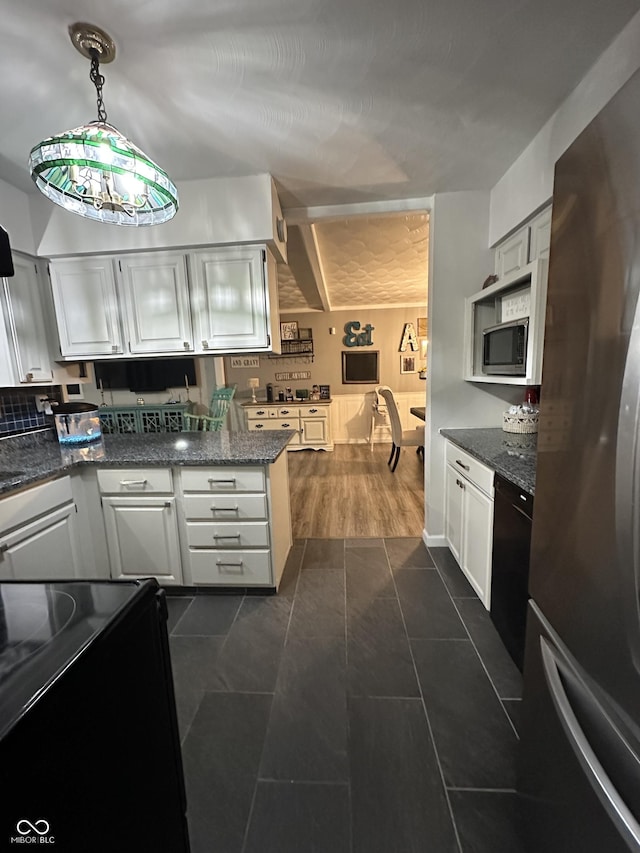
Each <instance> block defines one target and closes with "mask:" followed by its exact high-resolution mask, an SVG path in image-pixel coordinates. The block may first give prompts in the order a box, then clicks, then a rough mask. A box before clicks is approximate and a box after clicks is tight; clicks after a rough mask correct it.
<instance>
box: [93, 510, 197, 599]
mask: <svg viewBox="0 0 640 853" xmlns="http://www.w3.org/2000/svg"><path fill="white" fill-rule="evenodd" d="M102 503H103V508H104V521H105V527H106V530H107V546H108V549H109V559H110V563H111V577H112V578H114V579H115V580H117V579H121V578H140V577H156V578H158V580H159V581H160V582H161V583H164V584H180V583H182V571H181V567H180V547H179V544H178V524H177V519H176V508H175V498H140V497H135V498H103V502H102Z"/></svg>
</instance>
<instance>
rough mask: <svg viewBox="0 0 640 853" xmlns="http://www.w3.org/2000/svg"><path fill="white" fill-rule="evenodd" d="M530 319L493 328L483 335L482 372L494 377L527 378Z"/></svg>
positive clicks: (485, 331)
mask: <svg viewBox="0 0 640 853" xmlns="http://www.w3.org/2000/svg"><path fill="white" fill-rule="evenodd" d="M528 336H529V319H528V318H524V319H520V320H512V321H511V322H510V323H500V325H499V326H491V327H490V328H488V329H485V330H484V331H483V333H482V372H483V373H486V374H488V375H494V376H525V375H526V372H527V339H528Z"/></svg>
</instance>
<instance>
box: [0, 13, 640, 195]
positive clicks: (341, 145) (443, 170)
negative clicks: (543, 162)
mask: <svg viewBox="0 0 640 853" xmlns="http://www.w3.org/2000/svg"><path fill="white" fill-rule="evenodd" d="M638 6H639V0H606V2H603V0H562V2H557V0H482V2H477V0H476V2H474V0H395V2H394V3H389V2H386V3H382V2H372V0H349V2H344V0H260V2H256V0H233V2H229V0H208V1H207V0H180V2H176V0H153V2H152V0H109V2H104V0H46V2H42V0H0V20H1V21H2V24H1V25H0V115H1V116H2V121H1V122H0V177H3V178H4V179H6V180H8V181H9V182H11V183H14V184H15V185H17V186H21V187H22V188H31V184H30V181H29V178H28V176H27V173H26V165H25V163H26V159H27V156H28V152H29V150H30V149H31V147H32V146H33V145H34V144H36V143H37V142H39V141H40V140H41V139H42V138H44V137H47V136H50V135H51V134H52V133H55V132H59V131H62V130H65V129H68V128H72V127H76V126H77V125H79V124H81V123H83V122H85V121H87V120H89V119H92V118H94V117H95V97H94V92H93V88H92V86H91V84H90V83H89V80H88V72H89V66H88V62H87V61H86V60H85V59H83V58H82V57H81V56H80V55H79V54H78V53H76V51H75V50H74V49H73V47H72V46H71V43H70V41H69V38H68V35H67V27H68V25H69V24H71V23H73V22H74V21H78V20H80V21H82V20H84V21H90V22H92V23H95V24H97V25H98V26H101V27H103V28H104V29H106V30H107V31H108V32H109V33H110V34H111V35H112V36H113V38H114V39H115V42H116V45H117V51H118V54H117V57H116V60H115V62H114V63H112V64H111V65H108V66H105V67H104V68H103V71H104V73H105V76H106V85H105V88H104V98H105V103H106V106H107V111H108V114H109V119H110V121H111V122H112V123H113V124H115V125H116V126H117V127H118V128H119V129H120V130H121V131H122V132H123V133H125V134H126V135H128V136H129V137H130V138H131V139H132V140H133V141H135V142H136V143H137V144H138V145H140V146H141V147H142V148H143V149H144V150H145V151H146V152H147V153H148V154H149V155H150V156H151V157H153V158H154V159H156V160H157V162H158V163H159V164H160V165H161V166H163V167H164V168H165V169H167V170H168V171H169V173H170V174H171V176H172V177H173V179H174V180H184V179H189V178H198V177H219V176H233V175H247V174H256V173H263V172H269V173H271V174H272V175H273V176H274V177H275V179H276V181H277V185H278V188H279V192H280V197H281V201H282V202H283V205H284V206H285V207H305V206H311V205H321V204H342V203H352V202H362V201H372V200H384V199H403V198H420V197H424V196H429V195H431V194H433V193H434V192H443V191H454V190H460V189H478V188H489V187H491V186H493V185H494V184H495V182H496V181H497V180H498V179H499V178H500V177H501V176H502V174H504V172H505V171H506V169H507V168H508V166H509V165H510V164H511V163H512V162H513V161H514V160H515V158H516V157H517V156H518V154H520V152H521V151H522V150H523V148H524V147H525V146H526V144H527V143H528V142H529V140H530V139H531V138H532V137H533V135H534V134H535V133H536V132H537V130H538V129H539V128H540V127H541V126H542V124H543V123H544V122H545V121H546V120H547V119H548V118H549V116H550V115H551V114H552V113H553V111H554V110H555V109H556V108H557V106H558V105H559V104H560V103H561V101H562V100H563V99H564V98H565V97H566V96H567V94H568V93H569V92H570V91H571V89H572V88H574V87H575V85H576V84H577V83H578V82H579V80H580V79H581V77H582V76H583V75H584V74H585V72H586V71H587V70H588V68H589V67H590V66H591V65H592V64H593V62H594V61H595V59H596V58H597V57H598V56H599V55H600V53H601V52H602V51H603V50H604V49H605V48H606V47H607V45H608V44H609V43H610V42H611V40H612V39H613V37H614V36H615V35H616V34H617V33H618V32H619V31H620V30H621V29H622V28H623V27H624V25H625V24H626V23H627V22H628V21H629V19H630V18H631V16H632V15H633V14H634V13H635V12H636V11H637V9H638Z"/></svg>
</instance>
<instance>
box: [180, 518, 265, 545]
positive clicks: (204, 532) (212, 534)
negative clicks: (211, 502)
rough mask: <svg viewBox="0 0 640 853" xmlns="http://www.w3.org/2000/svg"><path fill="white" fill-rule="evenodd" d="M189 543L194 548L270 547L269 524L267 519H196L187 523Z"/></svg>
mask: <svg viewBox="0 0 640 853" xmlns="http://www.w3.org/2000/svg"><path fill="white" fill-rule="evenodd" d="M187 543H188V544H189V546H190V547H193V548H234V549H235V548H268V547H269V525H268V524H267V522H266V521H243V522H242V523H241V524H238V523H236V524H233V523H232V522H226V523H225V522H219V523H216V522H204V521H201V522H197V521H195V522H191V523H189V524H187Z"/></svg>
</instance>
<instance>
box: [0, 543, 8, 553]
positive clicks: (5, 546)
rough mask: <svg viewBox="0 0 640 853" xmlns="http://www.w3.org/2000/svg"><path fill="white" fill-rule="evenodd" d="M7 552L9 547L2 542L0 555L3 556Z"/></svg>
mask: <svg viewBox="0 0 640 853" xmlns="http://www.w3.org/2000/svg"><path fill="white" fill-rule="evenodd" d="M8 550H9V545H8V544H7V543H6V542H3V543H2V545H0V554H4V552H5V551H8Z"/></svg>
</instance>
